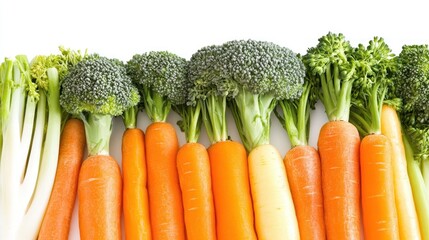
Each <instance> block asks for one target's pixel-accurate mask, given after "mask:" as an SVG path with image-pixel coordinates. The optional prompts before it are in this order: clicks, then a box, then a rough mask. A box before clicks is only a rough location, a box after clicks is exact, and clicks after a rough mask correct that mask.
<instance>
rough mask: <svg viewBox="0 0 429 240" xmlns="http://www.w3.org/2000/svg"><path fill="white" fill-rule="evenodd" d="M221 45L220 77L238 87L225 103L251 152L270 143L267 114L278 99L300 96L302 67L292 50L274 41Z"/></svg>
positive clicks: (303, 72) (243, 41)
mask: <svg viewBox="0 0 429 240" xmlns="http://www.w3.org/2000/svg"><path fill="white" fill-rule="evenodd" d="M221 47H222V53H221V57H220V59H219V61H220V63H219V65H220V66H223V70H222V71H221V72H222V74H223V78H224V79H228V80H229V81H232V82H235V84H236V85H237V88H238V93H237V95H236V96H233V97H232V98H231V99H230V100H229V102H228V103H229V104H228V105H229V106H230V108H231V111H232V113H233V117H234V120H235V122H236V126H237V129H238V132H239V134H240V137H241V140H242V142H243V145H244V146H245V147H246V149H247V150H248V151H251V150H252V149H253V148H255V147H256V146H258V145H262V144H268V143H269V138H270V116H271V112H272V111H273V110H274V108H275V106H276V105H277V101H278V100H282V99H297V98H299V97H300V96H301V94H302V90H303V83H304V76H305V68H304V65H303V63H302V62H301V60H300V59H299V58H298V57H297V56H296V55H295V54H294V53H293V52H292V51H291V50H289V49H288V48H285V47H281V46H279V45H276V44H274V43H270V42H263V41H254V40H246V41H245V40H241V41H230V42H227V43H225V44H223V45H222V46H221Z"/></svg>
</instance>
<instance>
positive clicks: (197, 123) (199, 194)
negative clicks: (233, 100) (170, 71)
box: [173, 84, 216, 240]
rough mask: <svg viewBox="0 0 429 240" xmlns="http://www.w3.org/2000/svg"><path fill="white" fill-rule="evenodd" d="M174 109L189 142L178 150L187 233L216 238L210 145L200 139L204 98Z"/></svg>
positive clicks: (190, 238) (191, 237)
mask: <svg viewBox="0 0 429 240" xmlns="http://www.w3.org/2000/svg"><path fill="white" fill-rule="evenodd" d="M190 85H191V84H190ZM173 109H174V110H175V111H176V112H177V113H179V115H180V116H181V117H182V120H180V121H179V122H178V124H179V126H180V128H181V130H182V131H183V132H184V133H185V135H186V143H185V144H184V145H183V146H182V147H181V148H180V149H179V152H178V153H177V171H178V174H179V181H180V189H181V190H182V200H183V208H184V216H185V225H186V236H187V239H188V240H198V239H207V240H214V239H216V222H215V210H214V204H213V192H212V181H211V172H210V160H209V155H208V152H207V149H206V147H205V146H204V145H202V144H200V143H198V137H199V134H200V129H201V124H202V117H201V102H198V103H196V102H195V104H192V103H184V104H180V105H173Z"/></svg>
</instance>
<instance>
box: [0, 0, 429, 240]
mask: <svg viewBox="0 0 429 240" xmlns="http://www.w3.org/2000/svg"><path fill="white" fill-rule="evenodd" d="M329 31H332V32H336V33H339V32H341V33H343V34H345V36H346V38H347V39H348V40H350V42H351V43H352V45H357V44H358V43H365V44H366V43H367V42H368V41H369V40H370V39H371V38H372V37H373V36H381V37H384V39H385V41H386V42H387V43H388V45H389V46H390V47H391V48H392V49H393V52H394V53H399V52H400V50H401V46H402V45H404V44H429V12H428V4H427V3H425V2H424V1H415V0H408V1H376V0H373V1H368V0H364V1H332V0H329V1H309V0H297V1H267V0H265V1H232V0H230V1H225V0H222V1H212V2H209V1H181V2H179V1H166V0H161V1H159V0H158V1H132V0H121V1H119V0H118V1H109V0H108V1H101V0H96V1H92V0H75V1H63V0H33V1H23V0H0V59H3V58H4V57H13V56H15V55H17V54H26V55H27V56H28V57H29V58H30V59H31V58H32V57H34V56H35V55H36V54H50V53H57V49H58V48H57V47H58V46H59V45H63V46H65V47H68V48H72V49H82V50H84V49H88V50H89V52H97V53H100V54H101V55H106V56H108V57H115V58H119V59H121V60H124V61H127V60H128V59H130V58H131V57H132V55H133V54H135V53H143V52H146V51H152V50H168V51H171V52H174V53H176V54H178V55H180V56H183V57H185V58H187V59H189V58H190V57H191V55H192V53H194V52H195V51H197V50H198V49H199V48H201V47H203V46H206V45H211V44H220V43H223V42H225V41H228V40H233V39H255V40H264V41H271V42H275V43H277V44H279V45H282V46H285V47H288V48H290V49H291V50H293V51H295V52H297V53H302V54H303V53H305V51H306V50H307V48H309V47H312V46H314V45H316V44H317V39H318V38H319V37H321V36H322V35H324V34H326V33H328V32H329ZM178 119H179V118H178V116H177V114H175V113H171V115H170V117H169V118H168V121H169V122H171V123H173V124H174V125H175V123H176V121H177V120H178ZM272 119H273V120H272V129H271V141H272V144H273V145H275V146H276V147H277V148H278V149H279V151H280V153H281V154H282V155H284V154H285V153H286V151H287V150H288V149H289V147H290V144H289V141H288V139H287V135H286V133H285V131H284V130H283V129H282V127H281V126H280V124H279V122H278V120H277V119H276V118H275V117H274V116H273V118H272ZM228 120H229V133H230V135H231V137H232V138H233V139H234V140H239V137H238V134H237V132H236V130H235V126H234V123H233V120H232V118H231V117H229V118H228ZM325 121H326V117H325V114H324V110H323V107H322V106H321V105H320V104H318V105H317V109H316V111H314V112H313V113H312V123H311V137H310V144H311V145H312V146H316V144H317V134H318V131H319V129H320V127H321V125H322V124H323V123H325ZM148 124H149V120H148V118H147V116H146V115H145V114H144V113H141V114H140V115H139V124H138V126H139V127H140V128H142V129H146V127H147V125H148ZM177 129H178V128H177ZM123 130H124V127H123V124H122V121H121V119H120V118H117V119H115V121H114V129H113V136H112V140H111V154H112V155H113V156H114V157H115V158H116V159H117V160H118V162H119V163H120V161H121V156H120V144H121V136H122V133H123ZM178 131H179V129H178ZM178 136H179V140H180V143H181V144H183V143H184V142H185V138H184V135H183V134H182V133H178ZM200 139H201V142H202V143H203V144H204V145H206V146H209V142H208V139H207V137H206V135H205V133H204V131H203V132H202V135H201V138H200ZM70 239H79V233H78V224H77V214H76V208H75V213H74V215H73V219H72V229H71V233H70Z"/></svg>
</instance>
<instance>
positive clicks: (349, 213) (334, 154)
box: [318, 121, 361, 239]
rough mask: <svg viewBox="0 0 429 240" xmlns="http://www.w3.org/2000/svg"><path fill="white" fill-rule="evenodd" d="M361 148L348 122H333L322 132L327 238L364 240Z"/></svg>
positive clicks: (355, 130) (323, 128)
mask: <svg viewBox="0 0 429 240" xmlns="http://www.w3.org/2000/svg"><path fill="white" fill-rule="evenodd" d="M359 145H360V137H359V133H358V131H357V129H356V127H355V126H353V125H352V124H351V123H349V122H346V121H330V122H328V123H326V124H325V125H323V127H322V129H321V130H320V135H319V140H318V147H319V154H320V159H321V163H322V164H321V167H322V190H323V202H324V211H325V225H326V235H327V238H328V239H361V230H360V226H361V217H360V173H359Z"/></svg>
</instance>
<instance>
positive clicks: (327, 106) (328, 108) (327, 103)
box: [320, 74, 335, 119]
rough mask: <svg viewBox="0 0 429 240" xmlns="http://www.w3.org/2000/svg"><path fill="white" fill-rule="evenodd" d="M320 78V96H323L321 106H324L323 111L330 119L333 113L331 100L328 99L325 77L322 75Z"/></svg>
mask: <svg viewBox="0 0 429 240" xmlns="http://www.w3.org/2000/svg"><path fill="white" fill-rule="evenodd" d="M320 78H321V79H320V80H321V81H320V82H321V86H322V94H323V105H324V106H325V110H326V114H327V115H328V118H329V119H331V117H330V116H331V115H332V114H334V112H335V107H334V103H333V102H332V99H331V97H330V95H331V94H330V93H329V89H328V84H327V82H326V78H325V75H324V74H322V75H321V76H320Z"/></svg>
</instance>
